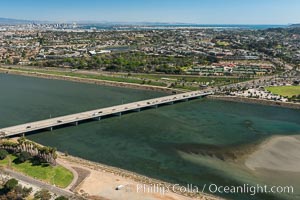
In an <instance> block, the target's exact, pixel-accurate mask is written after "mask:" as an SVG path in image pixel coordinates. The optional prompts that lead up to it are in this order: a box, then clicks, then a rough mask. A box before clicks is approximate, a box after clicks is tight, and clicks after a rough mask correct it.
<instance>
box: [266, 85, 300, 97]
mask: <svg viewBox="0 0 300 200" xmlns="http://www.w3.org/2000/svg"><path fill="white" fill-rule="evenodd" d="M266 89H267V90H268V91H270V92H272V93H273V94H278V95H281V96H284V97H292V96H294V95H300V86H274V87H267V88H266Z"/></svg>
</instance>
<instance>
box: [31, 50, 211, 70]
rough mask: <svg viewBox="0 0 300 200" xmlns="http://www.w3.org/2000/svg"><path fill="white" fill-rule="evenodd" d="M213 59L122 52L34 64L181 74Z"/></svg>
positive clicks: (36, 63)
mask: <svg viewBox="0 0 300 200" xmlns="http://www.w3.org/2000/svg"><path fill="white" fill-rule="evenodd" d="M214 61H216V60H211V59H210V57H206V56H199V55H198V56H185V57H176V56H166V55H147V54H145V53H142V52H121V53H113V54H103V55H94V56H92V57H81V58H65V59H56V60H47V61H38V62H35V63H34V64H33V65H36V66H43V67H58V66H70V67H72V68H76V69H100V68H102V69H105V70H107V71H114V72H142V73H145V72H163V73H168V74H180V73H182V68H184V67H191V66H192V65H193V63H194V62H197V63H202V64H208V63H211V62H214Z"/></svg>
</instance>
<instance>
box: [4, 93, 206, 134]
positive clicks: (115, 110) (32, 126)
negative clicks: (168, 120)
mask: <svg viewBox="0 0 300 200" xmlns="http://www.w3.org/2000/svg"><path fill="white" fill-rule="evenodd" d="M211 94H212V93H211V92H202V91H193V92H186V93H181V94H175V95H170V96H164V97H159V98H154V99H148V100H143V101H137V102H133V103H127V104H122V105H117V106H112V107H107V108H100V109H96V110H91V111H86V112H81V113H76V114H71V115H66V116H61V117H55V118H50V119H46V120H41V121H36V122H30V123H25V124H21V125H17V126H12V127H7V128H3V129H0V138H2V137H12V136H19V135H22V134H26V133H28V132H32V131H39V130H43V129H49V130H52V129H53V127H57V126H61V125H66V124H73V125H78V122H80V121H84V120H89V119H95V120H100V119H101V117H105V116H111V115H119V116H120V115H122V114H123V113H124V112H129V111H137V112H139V111H141V110H142V109H143V108H149V107H155V108H157V107H158V106H159V105H162V104H173V103H174V102H178V101H187V100H189V99H194V98H199V97H204V96H207V95H211Z"/></svg>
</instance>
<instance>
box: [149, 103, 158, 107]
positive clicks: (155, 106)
mask: <svg viewBox="0 0 300 200" xmlns="http://www.w3.org/2000/svg"><path fill="white" fill-rule="evenodd" d="M150 107H151V108H158V105H157V104H156V105H151V106H150Z"/></svg>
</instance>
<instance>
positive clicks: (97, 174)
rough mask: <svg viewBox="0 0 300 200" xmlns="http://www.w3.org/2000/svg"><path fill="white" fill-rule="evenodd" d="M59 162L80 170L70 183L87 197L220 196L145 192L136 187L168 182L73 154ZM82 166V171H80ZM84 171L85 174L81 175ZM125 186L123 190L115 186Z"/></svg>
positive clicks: (180, 199)
mask: <svg viewBox="0 0 300 200" xmlns="http://www.w3.org/2000/svg"><path fill="white" fill-rule="evenodd" d="M57 161H58V163H59V164H60V165H63V166H64V167H66V168H68V169H70V168H73V169H74V170H72V172H73V173H74V171H75V173H77V174H76V175H75V177H77V178H79V179H81V180H80V181H76V180H75V181H73V182H76V183H73V184H75V185H72V184H71V185H70V186H69V187H68V188H72V190H73V192H75V193H77V194H79V195H81V196H84V197H86V198H88V199H94V200H97V199H102V200H103V199H110V200H127V199H131V200H144V199H148V200H191V199H200V200H217V199H221V198H218V197H214V196H211V195H206V194H196V195H195V196H185V195H184V194H179V193H175V192H172V191H170V192H166V193H160V192H148V191H146V192H144V191H142V190H141V191H138V189H137V187H138V186H140V185H142V184H146V185H151V184H157V183H158V182H160V183H162V184H166V183H165V182H162V181H158V180H154V179H151V178H148V177H144V176H141V175H138V174H134V173H131V172H127V171H125V170H122V169H116V168H113V167H109V166H104V165H102V164H98V163H94V162H90V161H87V160H84V159H81V158H76V157H73V156H63V155H62V154H61V153H60V155H59V158H58V160H57ZM79 169H80V170H79ZM81 173H83V174H81ZM120 185H123V186H124V187H123V188H122V189H120V190H116V187H118V186H120Z"/></svg>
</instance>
